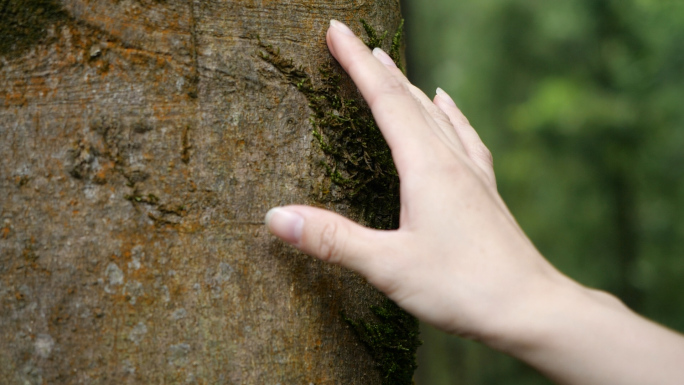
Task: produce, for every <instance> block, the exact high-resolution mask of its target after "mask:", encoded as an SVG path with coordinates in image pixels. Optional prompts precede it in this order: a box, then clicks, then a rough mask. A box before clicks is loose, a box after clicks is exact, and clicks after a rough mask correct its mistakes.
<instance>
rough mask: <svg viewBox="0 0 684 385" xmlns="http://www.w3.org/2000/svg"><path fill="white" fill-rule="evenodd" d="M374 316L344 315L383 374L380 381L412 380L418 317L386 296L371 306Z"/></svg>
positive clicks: (399, 384)
mask: <svg viewBox="0 0 684 385" xmlns="http://www.w3.org/2000/svg"><path fill="white" fill-rule="evenodd" d="M371 310H372V311H373V314H374V319H372V320H370V321H368V320H353V319H350V318H348V317H346V316H344V315H343V317H344V319H345V321H346V322H347V323H348V324H349V325H350V326H351V327H352V328H353V329H354V332H355V333H356V335H357V336H358V337H359V339H360V340H361V341H362V342H363V343H364V345H366V348H367V349H368V352H369V353H370V354H371V356H373V359H374V361H375V363H376V365H377V366H378V369H379V370H380V372H381V373H382V374H383V378H382V383H383V385H404V384H407V385H409V384H412V383H413V372H414V371H415V370H416V368H417V367H418V365H417V364H416V349H418V346H420V345H421V341H420V339H419V338H418V335H419V333H418V320H417V319H415V318H414V317H412V316H410V315H409V314H407V313H406V312H405V311H403V310H402V309H401V308H400V307H399V306H397V305H396V304H395V303H394V302H392V301H391V300H389V299H387V300H385V302H384V303H383V304H382V305H381V306H373V307H371Z"/></svg>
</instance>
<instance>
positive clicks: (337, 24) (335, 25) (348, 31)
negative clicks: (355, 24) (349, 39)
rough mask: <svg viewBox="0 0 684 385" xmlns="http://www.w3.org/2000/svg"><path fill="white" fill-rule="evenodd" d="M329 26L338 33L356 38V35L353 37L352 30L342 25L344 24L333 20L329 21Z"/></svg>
mask: <svg viewBox="0 0 684 385" xmlns="http://www.w3.org/2000/svg"><path fill="white" fill-rule="evenodd" d="M330 26H331V27H333V28H335V29H337V30H338V31H340V32H342V33H343V34H345V35H349V36H356V35H354V32H352V30H351V29H349V27H347V26H346V25H344V23H342V22H339V21H337V20H335V19H333V20H330Z"/></svg>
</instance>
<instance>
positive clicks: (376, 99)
mask: <svg viewBox="0 0 684 385" xmlns="http://www.w3.org/2000/svg"><path fill="white" fill-rule="evenodd" d="M378 84H379V85H378V88H377V89H376V90H375V92H374V93H373V96H372V97H371V98H369V100H368V106H369V107H370V108H371V109H373V110H375V109H378V108H383V107H385V108H389V107H391V106H392V104H393V101H392V99H394V98H395V97H396V96H406V95H411V94H410V91H409V90H408V87H407V86H406V84H404V82H402V81H401V80H399V79H397V78H396V77H394V76H386V77H385V78H384V79H383V80H382V81H380V82H378ZM411 97H413V95H411ZM395 100H396V99H395Z"/></svg>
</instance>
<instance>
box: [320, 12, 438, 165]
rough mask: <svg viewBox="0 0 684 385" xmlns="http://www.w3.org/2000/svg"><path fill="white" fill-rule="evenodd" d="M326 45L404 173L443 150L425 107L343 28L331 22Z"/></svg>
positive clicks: (351, 33)
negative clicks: (350, 80)
mask: <svg viewBox="0 0 684 385" xmlns="http://www.w3.org/2000/svg"><path fill="white" fill-rule="evenodd" d="M330 25H331V28H329V29H328V33H327V36H326V38H327V41H328V47H329V48H330V52H331V53H332V54H333V56H334V57H335V59H337V61H338V62H339V63H340V65H341V66H342V68H344V70H345V71H346V72H347V73H348V74H349V76H350V77H351V78H352V80H353V81H354V83H355V84H356V86H357V87H358V89H359V91H360V92H361V95H363V98H364V99H365V100H366V102H367V103H368V106H369V107H370V109H371V111H372V112H373V117H374V118H375V121H376V123H377V124H378V127H379V128H380V131H382V134H383V136H384V137H385V140H386V141H387V144H388V145H389V147H390V149H391V150H392V156H393V158H394V161H395V163H396V165H397V169H398V170H399V171H400V172H401V170H402V169H404V168H405V167H406V166H408V165H409V164H416V162H417V161H421V160H426V159H427V158H429V157H430V156H431V155H433V154H435V152H436V151H437V150H439V149H440V148H441V147H443V146H440V145H439V143H440V140H439V138H438V136H437V135H436V134H435V133H434V132H433V130H432V129H431V124H434V122H428V121H427V120H426V118H425V115H426V114H425V111H423V106H422V105H421V104H420V103H419V102H418V101H417V100H416V99H415V97H414V96H413V95H412V94H411V92H410V90H409V89H408V87H407V86H406V84H405V82H402V81H401V80H400V79H398V78H397V77H396V76H395V75H394V74H392V73H391V72H390V71H389V70H388V68H387V67H386V66H385V65H384V64H382V63H381V62H380V61H379V60H378V59H377V58H375V56H373V54H372V53H371V51H370V49H369V48H368V47H366V45H365V44H364V43H363V42H362V41H361V40H360V39H359V38H357V37H356V36H355V35H354V33H353V32H352V31H351V30H350V29H349V28H348V27H347V26H345V25H344V24H342V23H340V22H338V21H335V20H332V21H331V22H330Z"/></svg>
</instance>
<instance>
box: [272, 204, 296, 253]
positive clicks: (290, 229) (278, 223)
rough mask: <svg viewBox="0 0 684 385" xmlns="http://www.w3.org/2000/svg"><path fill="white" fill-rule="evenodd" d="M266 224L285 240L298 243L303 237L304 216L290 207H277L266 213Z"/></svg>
mask: <svg viewBox="0 0 684 385" xmlns="http://www.w3.org/2000/svg"><path fill="white" fill-rule="evenodd" d="M266 226H267V227H268V229H269V230H270V231H271V232H272V233H273V234H274V235H275V236H277V237H279V238H281V239H282V240H284V241H285V242H288V243H292V244H297V243H298V242H299V240H300V239H301V238H302V229H303V228H304V217H302V216H301V215H299V214H298V213H295V212H293V211H290V210H288V209H284V208H282V207H275V208H272V209H270V210H268V213H266Z"/></svg>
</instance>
